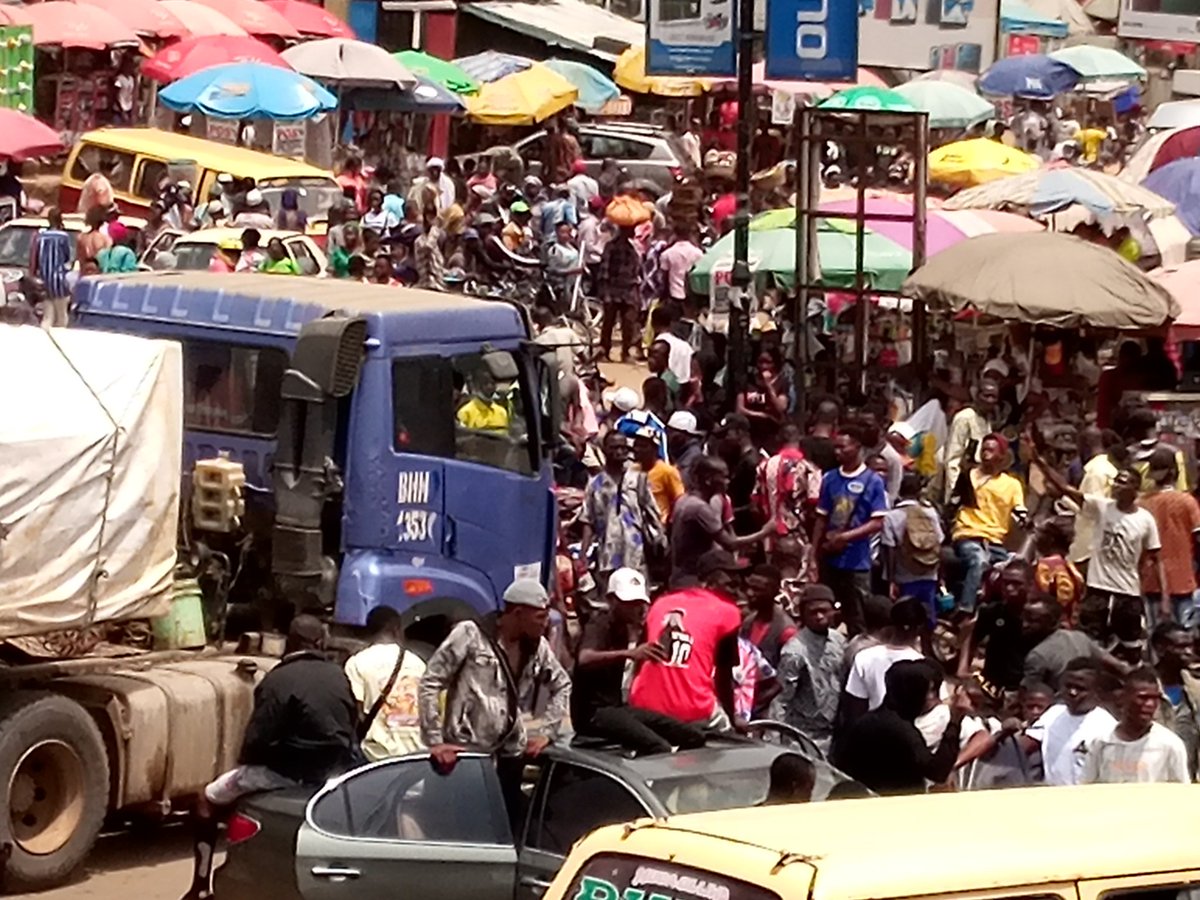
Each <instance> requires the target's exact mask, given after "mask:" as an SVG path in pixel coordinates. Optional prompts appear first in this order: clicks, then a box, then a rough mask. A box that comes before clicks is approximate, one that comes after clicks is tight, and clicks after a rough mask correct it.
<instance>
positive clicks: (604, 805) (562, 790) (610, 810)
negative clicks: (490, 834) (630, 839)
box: [529, 763, 649, 856]
mask: <svg viewBox="0 0 1200 900" xmlns="http://www.w3.org/2000/svg"><path fill="white" fill-rule="evenodd" d="M647 815H649V811H648V810H647V809H646V808H645V807H644V806H643V805H642V803H641V801H639V800H638V799H637V797H635V796H634V795H633V794H632V793H631V792H630V790H629V788H627V787H625V785H623V784H621V783H620V782H619V781H617V780H616V779H615V778H612V777H611V776H609V775H605V774H604V773H603V772H597V771H595V770H593V769H585V768H583V767H582V766H573V765H571V764H569V763H555V764H554V770H553V771H552V772H551V773H550V782H549V784H548V785H547V786H546V800H545V803H544V804H543V806H542V815H541V820H540V821H539V822H538V823H536V828H535V829H534V833H533V834H532V835H530V840H529V844H530V845H531V846H533V847H537V848H538V849H539V850H545V851H546V852H547V853H555V854H558V855H559V856H566V855H567V853H569V852H570V850H571V847H572V846H573V845H574V844H575V842H576V841H578V840H579V839H580V838H581V837H583V836H584V835H585V834H588V833H589V832H591V831H594V830H595V829H597V828H599V827H600V826H601V825H612V824H614V823H616V822H627V821H629V820H631V819H640V818H642V817H644V816H647Z"/></svg>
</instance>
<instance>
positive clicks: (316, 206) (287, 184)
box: [259, 177, 342, 219]
mask: <svg viewBox="0 0 1200 900" xmlns="http://www.w3.org/2000/svg"><path fill="white" fill-rule="evenodd" d="M288 188H295V189H296V190H297V191H298V192H299V194H300V208H301V209H302V210H304V212H305V213H306V214H307V215H308V217H309V218H310V219H324V218H326V217H327V216H328V215H329V207H331V206H333V204H335V203H337V202H338V201H339V200H341V199H342V189H341V188H340V187H338V185H337V182H336V181H334V180H333V179H331V178H317V177H313V178H275V179H271V180H268V181H263V182H261V183H260V184H259V189H260V190H261V191H262V195H263V199H264V200H266V201H267V204H268V205H269V206H270V207H271V215H272V216H274V215H275V214H276V213H278V212H279V210H280V208H281V207H282V205H283V192H284V191H285V190H287V189H288Z"/></svg>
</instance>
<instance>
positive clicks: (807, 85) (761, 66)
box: [709, 62, 886, 98]
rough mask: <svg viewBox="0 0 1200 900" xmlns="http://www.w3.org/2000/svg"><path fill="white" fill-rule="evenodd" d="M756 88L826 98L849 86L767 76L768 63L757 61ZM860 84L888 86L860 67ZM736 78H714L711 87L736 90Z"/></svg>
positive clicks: (711, 88)
mask: <svg viewBox="0 0 1200 900" xmlns="http://www.w3.org/2000/svg"><path fill="white" fill-rule="evenodd" d="M751 77H753V79H754V89H755V90H757V91H783V92H784V93H788V94H799V95H803V96H806V97H817V98H824V97H828V96H829V95H831V94H834V93H837V92H838V91H840V90H843V89H844V88H846V87H847V85H846V83H845V82H836V81H782V80H780V79H776V78H768V77H767V64H766V63H765V62H756V63H755V64H754V69H753V70H752V76H751ZM854 83H855V84H858V85H871V86H874V87H886V85H885V84H884V83H883V80H882V79H881V78H880V77H879V76H878V75H876V74H875V73H874V72H872V71H871V70H870V69H864V68H861V67H860V68H859V69H858V73H857V74H856V75H855V77H854ZM737 86H738V84H737V79H736V78H720V79H716V80H714V81H713V82H712V83H711V84H710V85H709V89H710V90H714V91H736V90H737Z"/></svg>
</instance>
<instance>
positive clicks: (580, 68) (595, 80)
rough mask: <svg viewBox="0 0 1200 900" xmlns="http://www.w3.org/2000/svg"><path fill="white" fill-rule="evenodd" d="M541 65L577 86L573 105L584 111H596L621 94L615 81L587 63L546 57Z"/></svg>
mask: <svg viewBox="0 0 1200 900" xmlns="http://www.w3.org/2000/svg"><path fill="white" fill-rule="evenodd" d="M543 65H545V66H546V68H548V69H553V70H554V71H555V72H557V73H558V74H559V75H561V76H562V77H563V78H565V79H567V81H569V82H571V84H573V85H575V87H577V88H579V99H578V100H576V101H575V105H576V106H578V107H580V108H581V109H582V110H583V111H584V112H589V113H593V114H594V113H598V112H599V111H600V110H601V108H602V107H603V106H604V104H605V103H607V102H608V101H609V100H615V99H617V97H620V96H621V90H620V88H618V87H617V85H616V82H614V81H613V80H612V79H611V78H609V77H608V76H606V75H604V74H602V73H601V72H599V71H597V70H596V69H593V68H592V67H591V66H589V65H588V64H587V63H581V62H575V61H573V60H570V59H548V60H546V62H545V63H544V64H543Z"/></svg>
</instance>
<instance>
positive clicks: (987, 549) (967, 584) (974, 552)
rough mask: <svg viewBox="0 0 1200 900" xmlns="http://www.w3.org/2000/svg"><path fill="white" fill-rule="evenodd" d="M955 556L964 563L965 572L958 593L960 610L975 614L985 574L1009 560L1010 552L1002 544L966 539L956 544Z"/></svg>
mask: <svg viewBox="0 0 1200 900" xmlns="http://www.w3.org/2000/svg"><path fill="white" fill-rule="evenodd" d="M954 555H955V556H957V557H958V558H959V561H961V562H962V564H963V567H964V571H963V579H962V586H961V587H960V588H959V592H958V608H959V609H961V610H963V612H974V611H975V604H976V603H977V602H978V601H979V587H980V585H982V584H983V573H984V572H985V571H986V570H987V568H988V566H994V565H997V564H998V563H1002V562H1004V561H1005V560H1006V559H1008V551H1007V550H1005V549H1004V548H1003V547H1002V546H1001V545H1000V544H987V543H984V542H983V541H982V540H980V539H978V538H964V539H963V540H961V541H955V543H954Z"/></svg>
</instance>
